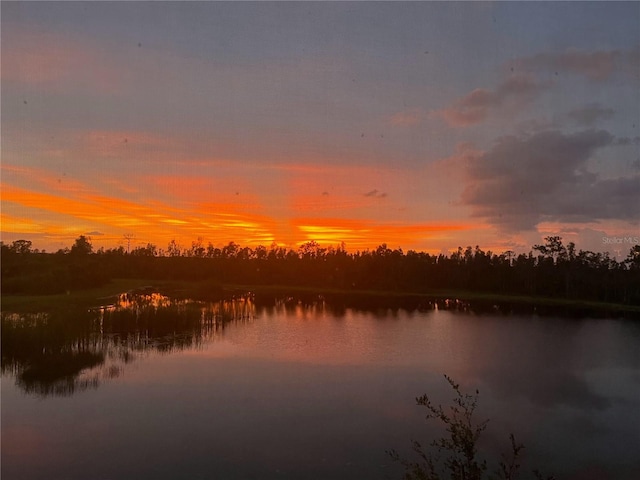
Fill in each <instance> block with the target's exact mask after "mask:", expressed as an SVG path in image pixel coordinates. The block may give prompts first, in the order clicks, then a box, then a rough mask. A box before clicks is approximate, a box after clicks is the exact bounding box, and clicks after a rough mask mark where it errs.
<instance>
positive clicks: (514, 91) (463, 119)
mask: <svg viewBox="0 0 640 480" xmlns="http://www.w3.org/2000/svg"><path fill="white" fill-rule="evenodd" d="M547 87H548V84H545V83H540V82H538V81H536V80H535V78H533V77H532V76H531V75H511V76H510V77H508V78H507V79H506V80H505V81H504V82H502V83H501V84H500V85H498V87H497V88H496V89H495V90H488V89H485V88H477V89H475V90H473V91H472V92H470V93H468V94H467V95H465V96H464V97H461V98H459V99H458V100H456V101H455V102H454V103H453V104H452V105H451V106H450V107H448V108H445V109H442V110H437V111H436V112H434V113H435V114H437V115H439V116H441V117H442V118H443V119H444V120H445V121H446V122H447V123H448V124H449V125H450V126H452V127H466V126H469V125H474V124H476V123H480V122H482V121H484V120H485V119H486V118H487V117H488V115H489V113H490V111H491V110H494V109H497V108H500V107H504V106H512V107H514V106H515V107H522V106H524V105H527V104H529V103H530V102H531V101H533V100H534V99H535V98H536V97H537V96H538V95H539V94H540V92H542V91H543V90H544V89H546V88H547Z"/></svg>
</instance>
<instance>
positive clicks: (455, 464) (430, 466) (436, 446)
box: [388, 375, 553, 480]
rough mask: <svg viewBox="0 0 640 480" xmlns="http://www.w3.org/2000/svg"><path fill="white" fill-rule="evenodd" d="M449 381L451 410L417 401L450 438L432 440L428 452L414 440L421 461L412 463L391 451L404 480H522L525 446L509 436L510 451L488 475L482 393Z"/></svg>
mask: <svg viewBox="0 0 640 480" xmlns="http://www.w3.org/2000/svg"><path fill="white" fill-rule="evenodd" d="M445 378H446V379H447V382H449V385H450V386H451V388H452V389H453V391H454V392H455V397H454V399H453V404H452V405H450V406H449V407H448V408H443V407H442V405H437V406H436V405H435V404H433V403H432V402H431V400H430V399H429V397H428V396H427V395H422V396H421V397H418V398H416V402H417V404H418V405H420V406H422V407H425V408H426V410H427V415H426V419H427V420H437V421H439V422H440V423H441V424H442V426H444V427H445V428H446V432H447V435H445V436H444V437H442V438H438V439H436V440H433V441H432V442H431V443H430V447H431V448H430V449H425V448H424V447H423V446H422V445H421V444H420V443H419V442H418V441H416V440H413V441H412V443H413V451H414V453H415V454H416V456H417V457H418V461H413V462H412V461H409V460H406V459H405V458H403V457H401V456H400V454H399V453H398V452H397V451H395V450H391V451H389V452H388V453H389V455H390V456H391V458H392V459H393V460H394V461H396V462H399V463H400V464H401V465H402V466H404V468H405V473H404V479H405V480H442V479H445V478H449V479H452V480H483V479H496V480H516V479H517V478H520V463H519V462H520V455H521V452H522V450H523V448H524V446H523V445H521V444H518V443H516V440H515V437H514V436H513V434H512V435H510V437H509V439H510V442H511V451H510V452H509V454H503V455H502V459H501V460H500V461H499V463H498V470H497V471H496V472H495V473H493V474H490V473H488V469H489V467H488V464H487V461H486V460H483V459H481V458H480V455H479V452H478V440H479V439H480V436H481V435H482V432H484V430H485V429H486V428H487V423H488V420H484V421H482V422H476V421H475V420H474V417H473V415H474V413H475V410H476V408H477V406H478V396H479V392H478V390H476V392H475V394H474V395H469V394H466V393H462V392H461V391H460V386H459V385H458V384H457V383H455V382H454V381H453V380H452V379H451V378H450V377H447V376H446V375H445ZM533 475H534V477H535V478H536V479H538V480H553V477H543V476H542V475H541V474H540V472H538V471H536V470H534V471H533Z"/></svg>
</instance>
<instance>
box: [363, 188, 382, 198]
mask: <svg viewBox="0 0 640 480" xmlns="http://www.w3.org/2000/svg"><path fill="white" fill-rule="evenodd" d="M364 196H365V197H371V198H386V197H387V194H386V193H385V192H379V191H378V190H377V189H374V190H371V191H369V192H367V193H365V194H364Z"/></svg>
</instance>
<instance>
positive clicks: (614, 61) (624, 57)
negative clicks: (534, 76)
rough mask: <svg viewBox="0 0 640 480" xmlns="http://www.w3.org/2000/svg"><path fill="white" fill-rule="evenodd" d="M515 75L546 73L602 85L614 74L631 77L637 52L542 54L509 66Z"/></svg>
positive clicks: (639, 52) (639, 51)
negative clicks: (564, 74) (582, 77)
mask: <svg viewBox="0 0 640 480" xmlns="http://www.w3.org/2000/svg"><path fill="white" fill-rule="evenodd" d="M510 65H511V68H513V69H516V70H517V71H520V70H525V71H547V72H554V73H556V74H558V73H573V74H577V75H582V76H584V77H586V78H588V79H590V80H592V81H596V82H602V81H605V80H607V79H609V78H610V77H611V76H612V75H613V74H614V73H616V72H623V73H626V74H631V75H635V76H636V78H637V72H638V68H640V48H636V49H634V50H596V51H584V50H578V49H576V48H570V49H567V50H566V51H564V52H544V53H539V54H537V55H532V56H528V57H522V58H519V59H516V60H514V61H513V62H511V64H510Z"/></svg>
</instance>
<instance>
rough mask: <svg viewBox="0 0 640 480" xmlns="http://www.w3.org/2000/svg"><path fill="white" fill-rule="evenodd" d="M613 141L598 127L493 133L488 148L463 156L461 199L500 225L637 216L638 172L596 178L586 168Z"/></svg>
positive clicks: (522, 227)
mask: <svg viewBox="0 0 640 480" xmlns="http://www.w3.org/2000/svg"><path fill="white" fill-rule="evenodd" d="M614 144H615V138H614V137H613V135H611V134H610V133H609V132H607V131H604V130H585V131H582V132H578V133H574V134H564V133H562V132H560V131H557V130H551V131H546V132H539V133H536V134H534V135H531V136H507V137H502V138H499V139H498V140H497V141H496V142H495V144H494V146H493V148H492V149H491V150H489V151H487V152H484V153H480V154H476V155H474V156H472V157H471V158H469V160H468V162H467V165H466V173H467V175H468V183H467V185H466V187H465V189H464V190H463V193H462V201H461V203H462V204H463V205H467V206H470V207H471V208H472V214H473V216H476V217H483V218H486V219H487V220H488V221H489V222H491V223H493V224H494V225H497V226H499V227H501V228H502V229H505V230H516V231H517V230H527V229H532V228H534V227H535V226H536V225H537V224H538V223H540V222H542V221H564V222H590V221H597V220H601V219H619V220H626V221H637V220H638V219H640V213H639V212H638V205H640V175H638V174H635V175H632V176H626V177H620V178H612V179H601V178H599V176H598V175H596V174H594V173H592V172H589V171H587V169H586V164H587V161H588V160H589V158H590V157H591V156H592V155H593V153H594V152H595V151H596V150H599V149H602V148H604V147H607V146H610V145H614Z"/></svg>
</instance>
